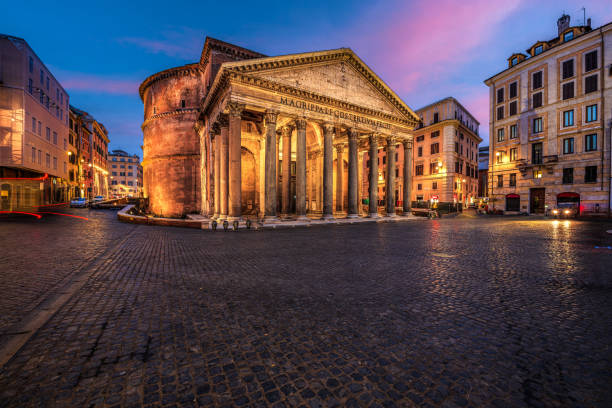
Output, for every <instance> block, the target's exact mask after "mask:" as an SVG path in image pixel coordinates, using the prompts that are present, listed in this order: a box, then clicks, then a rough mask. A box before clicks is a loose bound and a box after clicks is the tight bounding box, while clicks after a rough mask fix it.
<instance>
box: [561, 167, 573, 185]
mask: <svg viewBox="0 0 612 408" xmlns="http://www.w3.org/2000/svg"><path fill="white" fill-rule="evenodd" d="M573 182H574V169H573V168H567V169H563V184H572V183H573Z"/></svg>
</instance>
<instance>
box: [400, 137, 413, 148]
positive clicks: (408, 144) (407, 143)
mask: <svg viewBox="0 0 612 408" xmlns="http://www.w3.org/2000/svg"><path fill="white" fill-rule="evenodd" d="M402 144H403V145H404V149H412V140H408V139H404V140H402Z"/></svg>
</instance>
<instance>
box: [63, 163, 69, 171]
mask: <svg viewBox="0 0 612 408" xmlns="http://www.w3.org/2000/svg"><path fill="white" fill-rule="evenodd" d="M67 172H68V167H67V166H66V162H64V173H67Z"/></svg>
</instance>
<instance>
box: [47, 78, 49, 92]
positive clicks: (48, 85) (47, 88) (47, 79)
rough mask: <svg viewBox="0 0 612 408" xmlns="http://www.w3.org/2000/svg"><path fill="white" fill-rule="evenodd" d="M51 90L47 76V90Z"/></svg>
mask: <svg viewBox="0 0 612 408" xmlns="http://www.w3.org/2000/svg"><path fill="white" fill-rule="evenodd" d="M48 90H49V77H47V91H48Z"/></svg>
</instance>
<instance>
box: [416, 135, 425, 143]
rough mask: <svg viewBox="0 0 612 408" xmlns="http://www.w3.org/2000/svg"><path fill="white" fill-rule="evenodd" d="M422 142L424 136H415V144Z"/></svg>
mask: <svg viewBox="0 0 612 408" xmlns="http://www.w3.org/2000/svg"><path fill="white" fill-rule="evenodd" d="M423 140H425V136H424V135H421V136H417V138H416V141H417V142H422V141H423Z"/></svg>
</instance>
